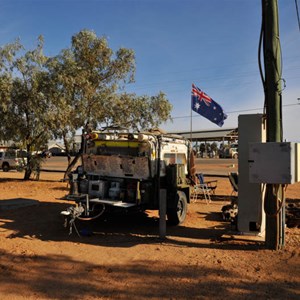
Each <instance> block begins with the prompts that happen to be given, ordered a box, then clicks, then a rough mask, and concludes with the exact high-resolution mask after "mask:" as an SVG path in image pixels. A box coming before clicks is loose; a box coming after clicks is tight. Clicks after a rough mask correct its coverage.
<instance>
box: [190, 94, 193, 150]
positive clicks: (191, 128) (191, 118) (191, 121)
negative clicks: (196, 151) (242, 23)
mask: <svg viewBox="0 0 300 300" xmlns="http://www.w3.org/2000/svg"><path fill="white" fill-rule="evenodd" d="M192 105H193V99H192V96H191V106H190V107H191V117H190V140H191V145H192V132H193V115H192V113H193V110H192Z"/></svg>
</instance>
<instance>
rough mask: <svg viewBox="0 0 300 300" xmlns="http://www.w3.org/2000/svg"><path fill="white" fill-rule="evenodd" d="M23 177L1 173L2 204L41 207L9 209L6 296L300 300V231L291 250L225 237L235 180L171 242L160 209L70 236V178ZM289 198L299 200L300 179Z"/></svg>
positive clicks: (1, 235) (1, 278) (0, 249)
mask: <svg viewBox="0 0 300 300" xmlns="http://www.w3.org/2000/svg"><path fill="white" fill-rule="evenodd" d="M5 177H6V178H5ZM7 177H10V178H7ZM16 177H20V174H19V173H15V172H9V173H7V174H4V173H3V172H0V190H1V197H0V201H1V200H7V199H21V198H23V199H27V200H28V199H31V200H34V201H35V202H34V204H35V205H34V206H28V207H22V208H18V209H10V210H2V211H0V254H1V256H0V297H1V299H95V298H97V299H98V298H99V299H101V298H106V299H107V298H108V299H130V298H132V299H221V298H222V299H224V298H227V299H228V298H229V299H299V298H300V251H299V244H300V243H299V241H300V229H298V228H292V229H288V228H287V229H286V246H285V249H284V250H282V251H271V250H266V249H264V243H262V242H255V241H253V240H251V239H250V240H247V239H246V238H245V237H241V238H240V239H231V238H222V236H223V237H224V234H225V233H228V232H229V230H230V224H228V223H226V222H223V221H222V218H221V214H220V209H221V207H222V205H223V204H224V203H228V202H227V201H228V200H229V195H230V193H231V188H230V185H229V183H228V179H226V178H218V180H219V182H218V188H217V191H216V192H217V197H216V198H214V200H213V201H212V203H210V204H206V203H205V202H204V201H203V200H198V201H197V202H194V203H192V204H191V205H190V206H189V213H188V217H187V220H186V222H185V223H184V224H183V225H182V226H179V227H168V229H167V235H168V236H167V239H165V240H163V241H162V240H160V239H159V238H158V218H157V213H156V212H155V213H153V212H152V213H149V215H148V216H145V215H140V216H139V217H135V216H132V215H127V216H116V217H108V218H106V219H105V220H102V221H98V222H97V223H94V224H91V225H84V227H81V229H85V232H86V233H89V232H92V231H93V235H91V236H83V237H78V236H77V235H76V234H72V235H71V236H69V235H68V230H66V229H65V228H64V227H63V218H62V217H61V216H60V214H59V213H60V211H61V210H62V209H64V208H65V207H67V206H68V205H69V204H68V203H66V202H65V201H61V200H57V198H60V197H62V196H63V195H65V194H66V193H67V189H66V183H62V182H58V181H57V180H59V179H61V177H62V174H59V173H56V174H55V173H42V174H41V179H42V180H41V181H39V182H37V181H30V182H23V181H22V180H19V179H16ZM287 198H290V199H298V200H299V198H300V184H295V185H292V186H290V187H289V188H288V190H287Z"/></svg>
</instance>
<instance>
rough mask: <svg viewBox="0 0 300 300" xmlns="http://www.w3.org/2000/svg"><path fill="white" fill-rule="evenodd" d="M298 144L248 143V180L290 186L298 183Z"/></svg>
mask: <svg viewBox="0 0 300 300" xmlns="http://www.w3.org/2000/svg"><path fill="white" fill-rule="evenodd" d="M299 160H300V144H299V143H290V142H288V143H287V142H285V143H276V142H268V143H250V145H249V160H248V161H249V180H250V182H252V183H270V184H291V183H295V182H298V181H300V161H299Z"/></svg>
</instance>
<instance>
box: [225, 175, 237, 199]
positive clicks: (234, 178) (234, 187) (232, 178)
mask: <svg viewBox="0 0 300 300" xmlns="http://www.w3.org/2000/svg"><path fill="white" fill-rule="evenodd" d="M228 178H229V181H230V184H231V186H232V192H231V196H232V195H234V194H235V196H237V194H238V191H239V175H238V173H234V172H230V173H228Z"/></svg>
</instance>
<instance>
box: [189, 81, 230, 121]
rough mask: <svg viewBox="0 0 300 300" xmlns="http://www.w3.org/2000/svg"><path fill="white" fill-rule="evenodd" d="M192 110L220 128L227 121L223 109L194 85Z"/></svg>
mask: <svg viewBox="0 0 300 300" xmlns="http://www.w3.org/2000/svg"><path fill="white" fill-rule="evenodd" d="M192 110H193V111H195V112H196V113H198V114H200V115H201V116H203V117H205V118H206V119H208V120H210V121H212V122H213V123H215V124H217V125H218V126H220V127H222V126H223V124H224V120H225V119H227V115H226V114H225V113H224V111H223V108H222V107H221V106H220V105H219V104H218V103H217V102H215V101H214V100H213V99H212V98H210V97H209V96H208V95H206V94H205V93H204V92H203V91H201V90H200V89H199V88H198V87H196V86H195V85H194V84H193V85H192Z"/></svg>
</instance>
